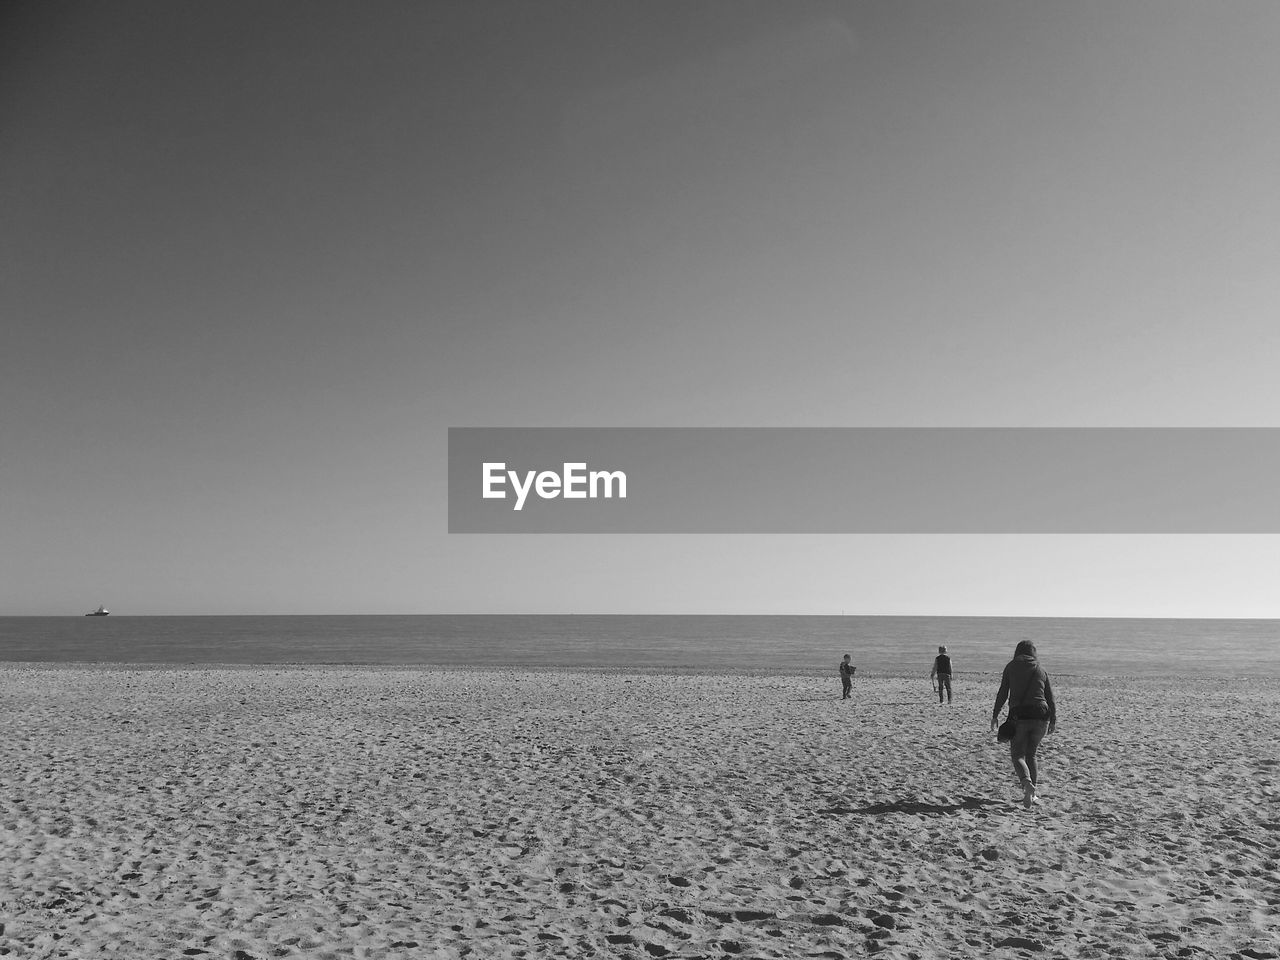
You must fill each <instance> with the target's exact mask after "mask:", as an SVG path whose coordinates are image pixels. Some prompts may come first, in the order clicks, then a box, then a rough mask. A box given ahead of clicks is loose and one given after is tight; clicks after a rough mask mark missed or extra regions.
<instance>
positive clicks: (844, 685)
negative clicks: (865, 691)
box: [840, 677, 853, 700]
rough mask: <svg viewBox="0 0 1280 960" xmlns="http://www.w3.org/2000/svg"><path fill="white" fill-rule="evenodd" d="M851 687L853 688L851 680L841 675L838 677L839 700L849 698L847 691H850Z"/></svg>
mask: <svg viewBox="0 0 1280 960" xmlns="http://www.w3.org/2000/svg"><path fill="white" fill-rule="evenodd" d="M852 689H853V681H852V680H850V679H849V678H848V677H841V678H840V699H841V700H847V699H849V691H851V690H852Z"/></svg>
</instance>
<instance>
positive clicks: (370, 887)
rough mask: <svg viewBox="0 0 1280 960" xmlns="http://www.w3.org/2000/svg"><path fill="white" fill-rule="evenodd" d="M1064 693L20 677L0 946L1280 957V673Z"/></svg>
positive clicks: (62, 674) (265, 953)
mask: <svg viewBox="0 0 1280 960" xmlns="http://www.w3.org/2000/svg"><path fill="white" fill-rule="evenodd" d="M1051 672H1052V671H1051ZM1054 685H1055V690H1056V692H1057V699H1058V709H1059V717H1060V724H1059V730H1058V733H1057V734H1056V735H1054V736H1052V737H1050V738H1049V739H1048V740H1047V741H1046V742H1045V745H1044V747H1043V749H1042V759H1041V771H1042V772H1041V794H1042V797H1043V803H1042V804H1041V805H1040V806H1039V807H1037V808H1035V809H1033V810H1030V811H1028V810H1024V809H1022V807H1021V806H1020V805H1019V804H1018V803H1016V802H1015V801H1017V800H1019V799H1020V798H1021V793H1020V791H1019V790H1018V788H1017V785H1016V781H1015V779H1014V776H1013V773H1012V771H1011V770H1010V768H1009V765H1008V761H1007V754H1006V748H1005V747H1003V746H1000V745H997V744H996V743H995V740H994V737H993V736H992V735H991V734H990V733H989V732H988V726H987V721H988V718H989V715H990V709H991V702H992V699H993V696H994V692H995V686H996V678H995V677H971V676H965V675H961V676H959V677H957V680H956V684H955V688H956V689H955V692H956V697H957V700H956V702H955V703H954V704H952V705H950V706H939V705H938V704H937V703H936V701H935V700H933V699H932V694H931V692H930V689H929V685H928V682H927V680H926V679H925V678H924V677H920V678H919V679H911V680H907V679H901V678H898V679H893V678H884V679H874V678H871V679H868V678H861V677H860V678H858V679H857V680H856V681H855V684H854V691H853V693H854V696H853V699H852V700H850V701H847V702H841V701H840V699H839V682H838V679H837V678H835V677H834V676H833V677H831V678H816V679H815V678H811V677H804V678H801V677H782V678H778V677H754V676H732V677H730V676H670V675H652V674H621V673H601V672H581V673H575V672H558V673H552V672H546V673H513V672H500V671H474V670H472V671H468V670H428V669H383V668H368V669H365V668H346V667H329V668H314V667H308V668H227V669H212V668H209V669H206V668H201V669H182V668H157V669H137V668H124V667H102V666H94V667H75V666H71V667H68V666H56V667H55V666H36V665H14V664H8V665H3V666H0V717H2V718H3V731H4V742H3V748H0V749H2V750H3V753H2V754H0V756H2V758H3V783H4V789H3V791H2V792H0V863H3V864H4V868H3V874H2V875H0V923H2V924H3V930H2V931H0V953H7V954H8V955H11V956H17V957H23V958H28V957H30V958H37V957H76V958H90V957H98V956H112V955H115V956H121V957H146V958H156V960H160V958H181V957H210V958H224V957H225V958H239V960H244V958H262V960H265V958H272V957H306V958H334V957H378V958H381V957H441V958H449V957H463V956H474V957H485V958H487V957H499V958H502V957H523V956H547V957H552V956H569V957H577V956H582V957H587V956H600V957H637V958H645V957H651V956H658V957H661V956H669V957H717V958H719V957H788V958H790V957H814V956H817V957H832V958H836V957H855V956H862V955H864V954H867V953H874V954H876V955H877V956H882V957H893V958H943V957H947V958H953V957H1014V956H1035V957H1115V956H1124V957H1196V956H1205V957H1232V956H1239V957H1250V958H1262V957H1280V732H1278V731H1280V682H1277V681H1256V682H1238V681H1228V680H1215V679H1204V680H1185V681H1183V680H1177V681H1175V680H1125V679H1105V678H1082V677H1058V676H1055V677H1054Z"/></svg>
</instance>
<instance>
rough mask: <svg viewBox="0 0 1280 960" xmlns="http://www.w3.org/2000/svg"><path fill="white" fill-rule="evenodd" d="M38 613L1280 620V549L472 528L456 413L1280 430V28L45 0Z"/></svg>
mask: <svg viewBox="0 0 1280 960" xmlns="http://www.w3.org/2000/svg"><path fill="white" fill-rule="evenodd" d="M0 18H2V22H0V347H2V349H0V614H7V615H25V614H37V615H43V614H64V613H65V614H79V613H82V612H84V611H87V610H89V609H92V608H94V607H96V606H97V605H98V604H99V603H104V604H106V605H107V606H109V607H110V608H111V609H112V611H113V613H117V614H139V615H141V614H183V613H187V614H220V613H227V614H231V613H246V614H253V613H307V612H314V613H471V612H474V613H524V612H529V613H537V612H576V613H633V612H653V613H792V614H809V613H811V614H832V613H840V612H842V611H843V612H847V613H862V614H952V615H960V614H973V615H1056V616H1075V615H1079V616H1172V617H1176V616H1188V617H1189V616H1228V617H1236V616H1239V617H1280V593H1277V592H1276V591H1275V589H1274V584H1275V582H1276V581H1277V574H1280V538H1277V537H1274V536H1264V535H1233V536H1209V535H1202V536H1122V535H1090V536H1084V535H1076V536H1032V535H999V536H997V535H963V536H959V535H926V534H919V535H910V536H907V535H901V536H890V535H875V536H870V535H866V536H854V535H804V536H799V535H795V536H782V535H778V536H748V535H717V536H674V535H672V536H660V535H643V534H641V535H628V536H621V535H619V536H604V535H601V536H570V535H546V536H497V535H450V534H449V533H448V532H447V513H446V506H447V502H446V481H447V469H446V468H447V459H446V453H447V430H448V428H449V427H451V426H452V427H476V426H503V427H540V426H557V427H576V426H592V427H606V426H764V427H775V426H776V427H808V426H1024V427H1049V426H1224V427H1225V426H1280V378H1278V377H1276V375H1275V371H1276V369H1277V363H1276V360H1277V354H1280V324H1277V323H1276V314H1277V304H1278V302H1280V296H1278V295H1280V276H1278V275H1277V273H1276V271H1275V264H1276V263H1277V262H1280V232H1277V230H1276V228H1275V225H1276V224H1277V223H1280V125H1278V124H1276V123H1275V122H1274V121H1275V111H1274V96H1275V91H1276V90H1277V89H1280V58H1277V57H1275V55H1274V52H1275V49H1276V48H1277V46H1278V45H1280V7H1278V6H1276V5H1274V4H1263V3H1255V2H1227V3H1222V4H1213V5H1208V4H1202V3H1189V2H1177V0H1129V2H1126V3H1124V4H1115V3H1112V2H1088V0H1086V2H1073V3H1070V4H1027V3H1024V2H1021V0H1015V2H1007V3H1005V2H988V0H973V2H964V3H951V2H931V3H917V2H909V0H908V2H904V0H892V2H888V0H886V2H856V0H841V2H815V0H792V2H788V3H785V4H784V3H755V2H750V0H731V2H707V0H690V2H683V0H682V2H667V0H646V2H599V0H590V2H588V0H579V2H560V0H545V2H533V3H530V2H526V0H520V2H510V3H507V2H501V3H499V2H490V0H466V2H456V3H455V2H439V0H434V2H431V3H422V4H408V3H377V2H369V3H360V4H356V3H348V2H344V3H337V2H329V0H319V2H316V0H307V2H300V0H281V2H276V3H270V4H263V3H257V2H241V0H219V2H217V3H198V2H171V0H156V2H121V3H112V4H100V3H87V2H84V3H79V2H65V0H42V2H17V3H10V4H7V5H6V6H5V9H4V11H3V13H2V14H0Z"/></svg>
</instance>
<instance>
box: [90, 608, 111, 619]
mask: <svg viewBox="0 0 1280 960" xmlns="http://www.w3.org/2000/svg"><path fill="white" fill-rule="evenodd" d="M110 615H111V611H110V610H108V609H107V608H106V607H101V606H100V607H98V609H97V610H95V611H93V613H86V614H85V616H86V617H106V616H110Z"/></svg>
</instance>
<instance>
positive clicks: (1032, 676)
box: [991, 654, 1058, 723]
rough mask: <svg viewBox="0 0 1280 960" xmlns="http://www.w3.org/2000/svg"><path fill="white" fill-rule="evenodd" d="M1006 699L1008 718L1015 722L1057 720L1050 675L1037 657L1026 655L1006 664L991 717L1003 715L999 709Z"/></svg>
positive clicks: (1052, 721) (1051, 721)
mask: <svg viewBox="0 0 1280 960" xmlns="http://www.w3.org/2000/svg"><path fill="white" fill-rule="evenodd" d="M1006 700H1007V701H1009V716H1011V717H1012V718H1013V719H1015V720H1048V721H1049V722H1050V723H1054V722H1056V721H1057V719H1058V711H1057V708H1056V707H1055V706H1054V703H1053V689H1052V688H1051V687H1050V686H1049V675H1048V674H1047V673H1045V672H1044V668H1043V667H1041V666H1040V663H1039V661H1037V660H1036V658H1035V657H1029V656H1026V655H1025V654H1023V655H1019V656H1016V657H1014V658H1013V659H1012V660H1010V661H1009V662H1008V663H1007V664H1005V668H1004V673H1003V674H1001V676H1000V692H999V693H997V694H996V706H995V709H994V710H992V711H991V716H992V717H998V716H999V715H1000V708H1001V707H1003V706H1004V704H1005V701H1006Z"/></svg>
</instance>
